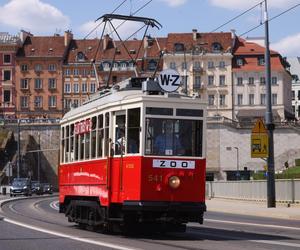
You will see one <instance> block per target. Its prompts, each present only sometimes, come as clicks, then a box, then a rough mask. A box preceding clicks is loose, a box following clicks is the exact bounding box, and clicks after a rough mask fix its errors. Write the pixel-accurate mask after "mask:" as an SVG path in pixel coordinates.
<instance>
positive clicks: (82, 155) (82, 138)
mask: <svg viewBox="0 0 300 250" xmlns="http://www.w3.org/2000/svg"><path fill="white" fill-rule="evenodd" d="M79 144H80V145H79V152H80V154H79V155H80V160H83V159H84V134H81V135H80V136H79Z"/></svg>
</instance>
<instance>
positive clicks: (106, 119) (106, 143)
mask: <svg viewBox="0 0 300 250" xmlns="http://www.w3.org/2000/svg"><path fill="white" fill-rule="evenodd" d="M104 132H105V133H104V145H105V149H104V153H105V156H108V150H109V113H105V131H104Z"/></svg>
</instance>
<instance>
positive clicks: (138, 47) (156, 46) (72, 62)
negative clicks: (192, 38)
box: [63, 35, 165, 112]
mask: <svg viewBox="0 0 300 250" xmlns="http://www.w3.org/2000/svg"><path fill="white" fill-rule="evenodd" d="M164 42H165V39H164V38H159V39H153V38H151V37H149V36H148V37H145V40H144V41H141V40H128V41H125V42H124V43H122V42H120V41H113V40H112V39H111V38H110V37H109V36H108V35H106V36H104V38H103V40H101V41H100V40H99V39H90V40H87V39H84V40H75V39H74V40H72V41H71V43H70V46H69V48H68V53H67V55H66V58H65V61H64V64H63V83H64V97H63V99H64V111H65V112H66V111H68V110H69V109H70V108H71V107H72V106H73V107H77V106H79V105H81V104H82V103H83V102H84V101H86V100H87V99H88V98H89V96H90V95H91V94H93V93H94V92H96V91H97V90H98V89H102V88H105V87H106V86H111V85H113V84H115V83H118V82H120V81H122V80H124V79H126V78H129V77H135V76H147V77H148V76H152V75H153V73H154V72H155V71H156V70H157V71H160V70H161V68H162V62H161V61H160V50H161V49H160V48H161V47H164Z"/></svg>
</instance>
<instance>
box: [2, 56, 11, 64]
mask: <svg viewBox="0 0 300 250" xmlns="http://www.w3.org/2000/svg"><path fill="white" fill-rule="evenodd" d="M3 63H4V64H10V63H11V55H9V54H4V55H3Z"/></svg>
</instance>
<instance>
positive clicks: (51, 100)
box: [49, 95, 56, 108]
mask: <svg viewBox="0 0 300 250" xmlns="http://www.w3.org/2000/svg"><path fill="white" fill-rule="evenodd" d="M55 107H56V96H55V95H52V96H49V108H55Z"/></svg>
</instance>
